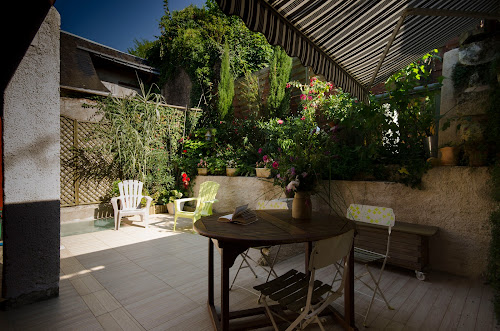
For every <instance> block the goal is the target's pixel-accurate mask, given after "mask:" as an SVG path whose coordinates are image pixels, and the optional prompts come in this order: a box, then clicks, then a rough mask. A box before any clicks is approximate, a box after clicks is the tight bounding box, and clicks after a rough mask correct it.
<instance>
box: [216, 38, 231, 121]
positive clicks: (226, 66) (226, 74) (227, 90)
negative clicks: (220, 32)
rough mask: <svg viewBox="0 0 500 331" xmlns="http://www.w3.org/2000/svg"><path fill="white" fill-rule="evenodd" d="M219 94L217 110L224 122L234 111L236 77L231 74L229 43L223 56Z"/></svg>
mask: <svg viewBox="0 0 500 331" xmlns="http://www.w3.org/2000/svg"><path fill="white" fill-rule="evenodd" d="M218 92H219V93H218V96H219V99H218V102H217V105H218V107H217V108H218V109H219V116H220V119H221V120H223V119H224V118H226V116H227V115H228V114H229V113H230V111H231V110H232V108H233V98H234V77H233V74H232V73H231V68H230V63H229V45H228V43H227V41H226V43H225V45H224V53H223V54H222V64H221V70H220V81H219V86H218Z"/></svg>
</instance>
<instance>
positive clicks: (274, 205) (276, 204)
mask: <svg viewBox="0 0 500 331" xmlns="http://www.w3.org/2000/svg"><path fill="white" fill-rule="evenodd" d="M255 209H256V210H264V209H289V204H288V202H287V201H283V200H261V201H258V202H257V206H256V208H255ZM270 248H271V247H270V246H259V247H250V248H249V249H247V250H246V251H245V252H243V253H241V254H240V256H241V259H242V260H241V263H240V265H239V267H238V270H237V271H236V274H235V275H234V278H233V281H232V282H231V286H230V287H229V290H231V289H232V288H233V285H235V284H234V283H235V281H236V278H237V277H238V274H239V273H240V271H241V269H244V268H249V269H250V271H251V272H252V273H253V275H254V276H255V278H258V276H257V273H256V272H255V270H254V269H253V268H252V265H251V263H250V261H251V262H253V263H255V265H257V266H259V267H260V268H262V269H264V270H265V271H266V273H267V278H266V282H267V281H268V280H269V278H270V277H271V275H273V276H274V277H278V275H277V274H276V271H274V263H275V262H276V259H277V258H278V255H279V252H280V249H281V246H278V251H277V252H276V254H275V255H274V258H273V259H272V260H271V259H270V258H269V257H268V252H269V250H270ZM251 249H256V250H259V252H260V257H261V258H262V259H264V261H265V266H263V265H262V264H260V263H259V262H258V261H256V260H255V259H253V258H252V257H251V256H250V254H249V252H250V250H251ZM259 300H260V298H259Z"/></svg>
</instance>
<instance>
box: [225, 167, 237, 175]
mask: <svg viewBox="0 0 500 331" xmlns="http://www.w3.org/2000/svg"><path fill="white" fill-rule="evenodd" d="M236 170H237V168H226V176H229V177H234V176H236Z"/></svg>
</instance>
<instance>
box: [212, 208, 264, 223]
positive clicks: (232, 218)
mask: <svg viewBox="0 0 500 331" xmlns="http://www.w3.org/2000/svg"><path fill="white" fill-rule="evenodd" d="M218 221H219V222H226V223H234V224H241V225H248V224H251V223H253V222H256V221H257V215H255V213H254V212H253V211H251V210H250V209H248V204H246V205H243V206H239V207H236V209H235V210H234V213H232V214H228V215H224V216H221V217H219V219H218Z"/></svg>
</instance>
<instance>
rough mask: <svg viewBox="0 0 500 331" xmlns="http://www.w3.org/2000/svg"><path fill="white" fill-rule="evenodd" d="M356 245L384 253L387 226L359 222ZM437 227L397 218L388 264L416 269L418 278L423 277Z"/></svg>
mask: <svg viewBox="0 0 500 331" xmlns="http://www.w3.org/2000/svg"><path fill="white" fill-rule="evenodd" d="M356 227H357V230H358V234H357V236H356V237H355V240H354V243H355V246H356V247H359V248H363V249H367V250H371V251H374V252H377V253H381V254H385V249H386V244H387V227H381V226H378V225H374V224H369V223H362V222H356ZM437 231H438V227H436V226H429V225H420V224H412V223H405V222H399V221H396V223H395V225H394V227H393V228H392V232H391V247H390V250H389V257H388V259H387V263H389V264H391V265H395V266H399V267H403V268H406V269H410V270H415V274H416V276H417V279H419V280H424V279H425V273H424V271H425V270H426V267H427V266H428V264H429V238H430V237H432V236H433V235H435V234H436V232H437Z"/></svg>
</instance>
